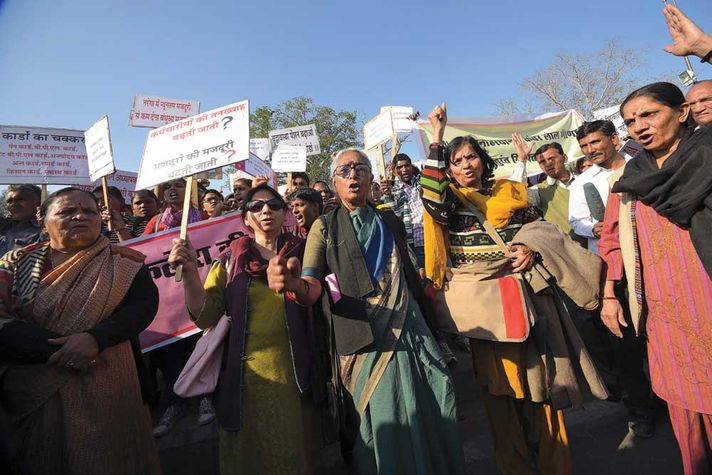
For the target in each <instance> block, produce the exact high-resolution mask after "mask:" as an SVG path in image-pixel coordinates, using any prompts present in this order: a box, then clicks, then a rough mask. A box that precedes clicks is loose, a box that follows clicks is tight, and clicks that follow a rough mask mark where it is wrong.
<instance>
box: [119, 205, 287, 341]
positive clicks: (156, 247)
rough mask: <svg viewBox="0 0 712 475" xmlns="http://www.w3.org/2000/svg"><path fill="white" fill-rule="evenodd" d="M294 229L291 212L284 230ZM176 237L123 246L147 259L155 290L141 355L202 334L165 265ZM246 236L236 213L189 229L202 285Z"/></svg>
mask: <svg viewBox="0 0 712 475" xmlns="http://www.w3.org/2000/svg"><path fill="white" fill-rule="evenodd" d="M296 228H297V225H296V219H295V218H294V216H293V215H292V213H291V212H290V213H288V215H287V222H286V223H285V230H288V231H292V232H294V230H295V229H296ZM179 233H180V228H173V229H169V230H167V231H163V232H160V233H156V234H151V235H149V236H144V237H140V238H136V239H132V240H130V241H126V242H124V243H123V244H124V245H126V246H128V247H130V248H132V249H135V250H137V251H139V252H141V253H143V254H144V255H145V256H146V261H145V262H146V266H147V267H148V269H149V271H150V272H151V277H153V281H154V282H155V283H156V285H157V286H158V293H159V297H160V303H159V305H158V313H157V314H156V318H154V319H153V322H152V323H151V325H149V327H148V328H147V329H146V330H144V331H143V332H142V333H141V335H140V337H139V338H140V341H141V349H142V350H143V352H144V353H145V352H148V351H151V350H155V349H156V348H160V347H161V346H165V345H168V344H170V343H173V342H174V341H177V340H180V339H182V338H186V337H189V336H190V335H194V334H195V333H198V332H200V331H201V330H200V329H199V328H197V327H196V326H195V324H193V322H191V321H190V317H189V316H188V310H186V308H185V298H184V294H183V284H182V283H180V282H176V279H175V271H174V270H173V269H172V268H171V266H170V265H168V254H170V252H171V247H173V239H175V238H177V237H178V235H179ZM246 234H247V235H252V232H251V230H250V229H249V228H248V227H247V226H245V224H244V223H243V222H242V215H241V213H239V212H236V213H231V214H228V215H225V216H221V217H219V218H212V219H209V220H206V221H201V222H199V223H193V224H191V225H189V226H188V236H189V237H190V242H191V243H192V244H193V247H195V249H196V252H197V255H198V273H199V274H200V278H201V280H203V282H204V281H205V277H206V276H207V275H208V271H209V270H210V266H211V265H212V263H213V261H215V260H216V259H217V257H218V256H219V255H220V254H221V253H222V252H223V251H225V249H227V248H228V247H229V246H230V242H232V241H234V240H235V239H237V238H239V237H240V236H243V235H246Z"/></svg>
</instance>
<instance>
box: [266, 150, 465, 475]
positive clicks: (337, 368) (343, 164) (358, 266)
mask: <svg viewBox="0 0 712 475" xmlns="http://www.w3.org/2000/svg"><path fill="white" fill-rule="evenodd" d="M332 176H333V179H334V186H335V189H336V192H337V194H338V196H339V198H340V205H339V206H338V207H337V208H336V209H335V210H333V211H331V212H329V213H328V214H327V215H325V216H321V217H320V218H319V219H318V220H317V221H316V222H315V223H314V224H313V225H312V228H311V230H310V232H309V237H308V239H307V245H306V249H305V253H304V260H303V262H304V269H303V271H302V270H301V266H300V264H299V261H298V260H297V259H294V258H290V259H289V260H285V259H284V258H282V257H280V256H276V257H274V258H272V259H271V261H270V264H269V268H268V270H267V276H268V281H269V285H270V287H271V288H272V289H273V290H275V291H278V292H285V293H286V296H287V298H290V299H292V300H294V301H296V302H297V303H299V304H301V305H305V306H310V305H313V304H315V303H316V301H317V300H318V299H319V298H320V297H321V298H322V305H323V308H324V313H325V314H326V316H327V318H328V322H329V326H330V329H331V334H332V352H333V361H334V366H333V371H332V372H333V376H334V380H335V381H336V383H337V384H336V386H337V387H338V388H340V390H341V391H339V392H340V396H341V410H342V422H343V426H342V447H343V449H344V451H345V452H346V455H347V457H346V458H347V459H348V460H347V462H349V463H350V464H351V469H352V471H353V472H354V473H359V474H372V473H374V474H375V473H413V474H430V473H438V474H453V473H462V472H463V465H464V460H463V453H462V446H461V442H460V436H459V434H458V428H457V421H456V417H455V392H454V389H453V385H452V382H451V380H450V375H449V373H448V370H447V366H446V365H445V363H444V361H443V359H442V357H441V356H440V353H439V351H438V348H437V345H436V343H435V340H434V339H433V337H432V334H431V333H430V330H429V329H428V326H427V325H426V321H425V318H424V316H423V311H425V309H424V308H423V305H425V302H426V301H425V300H424V299H423V298H422V286H421V283H420V280H419V278H418V275H417V273H416V271H415V268H414V266H413V263H412V260H411V257H410V254H409V252H408V248H407V244H406V240H405V229H404V227H403V224H402V222H400V220H398V218H396V217H395V215H394V214H393V213H391V212H390V211H381V210H376V209H375V208H374V207H373V206H371V205H370V204H369V203H368V201H367V197H368V195H369V193H370V190H371V185H372V181H373V174H372V173H371V165H370V161H369V159H368V156H367V155H366V154H365V153H364V152H363V151H362V150H359V149H346V150H342V151H341V152H339V153H338V154H337V156H336V158H335V159H334V162H333V163H332ZM323 286H325V292H322V289H323Z"/></svg>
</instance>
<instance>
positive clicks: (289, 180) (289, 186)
mask: <svg viewBox="0 0 712 475" xmlns="http://www.w3.org/2000/svg"><path fill="white" fill-rule="evenodd" d="M291 192H292V172H287V192H286V195H289V194H290V193H291Z"/></svg>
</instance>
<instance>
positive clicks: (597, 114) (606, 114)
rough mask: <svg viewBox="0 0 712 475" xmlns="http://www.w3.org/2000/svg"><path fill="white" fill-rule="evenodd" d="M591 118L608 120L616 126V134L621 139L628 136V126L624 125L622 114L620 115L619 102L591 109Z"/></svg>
mask: <svg viewBox="0 0 712 475" xmlns="http://www.w3.org/2000/svg"><path fill="white" fill-rule="evenodd" d="M593 118H594V119H596V120H610V121H611V122H613V125H615V126H616V132H618V136H619V137H620V138H621V139H623V138H624V137H628V127H626V126H625V122H624V121H623V116H621V106H620V104H618V105H617V106H611V107H606V108H605V109H599V110H597V111H593Z"/></svg>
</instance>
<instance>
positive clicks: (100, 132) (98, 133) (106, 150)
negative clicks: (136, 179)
mask: <svg viewBox="0 0 712 475" xmlns="http://www.w3.org/2000/svg"><path fill="white" fill-rule="evenodd" d="M84 139H85V140H84V143H85V144H86V150H87V164H88V165H89V179H90V180H91V181H96V180H98V179H99V178H101V177H103V176H106V175H110V174H112V173H114V172H115V171H116V168H115V167H114V153H113V151H112V149H111V132H109V117H108V116H106V115H105V116H104V117H102V118H101V119H99V120H98V121H97V122H96V123H95V124H94V125H92V126H91V127H89V129H88V130H87V131H86V132H84Z"/></svg>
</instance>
